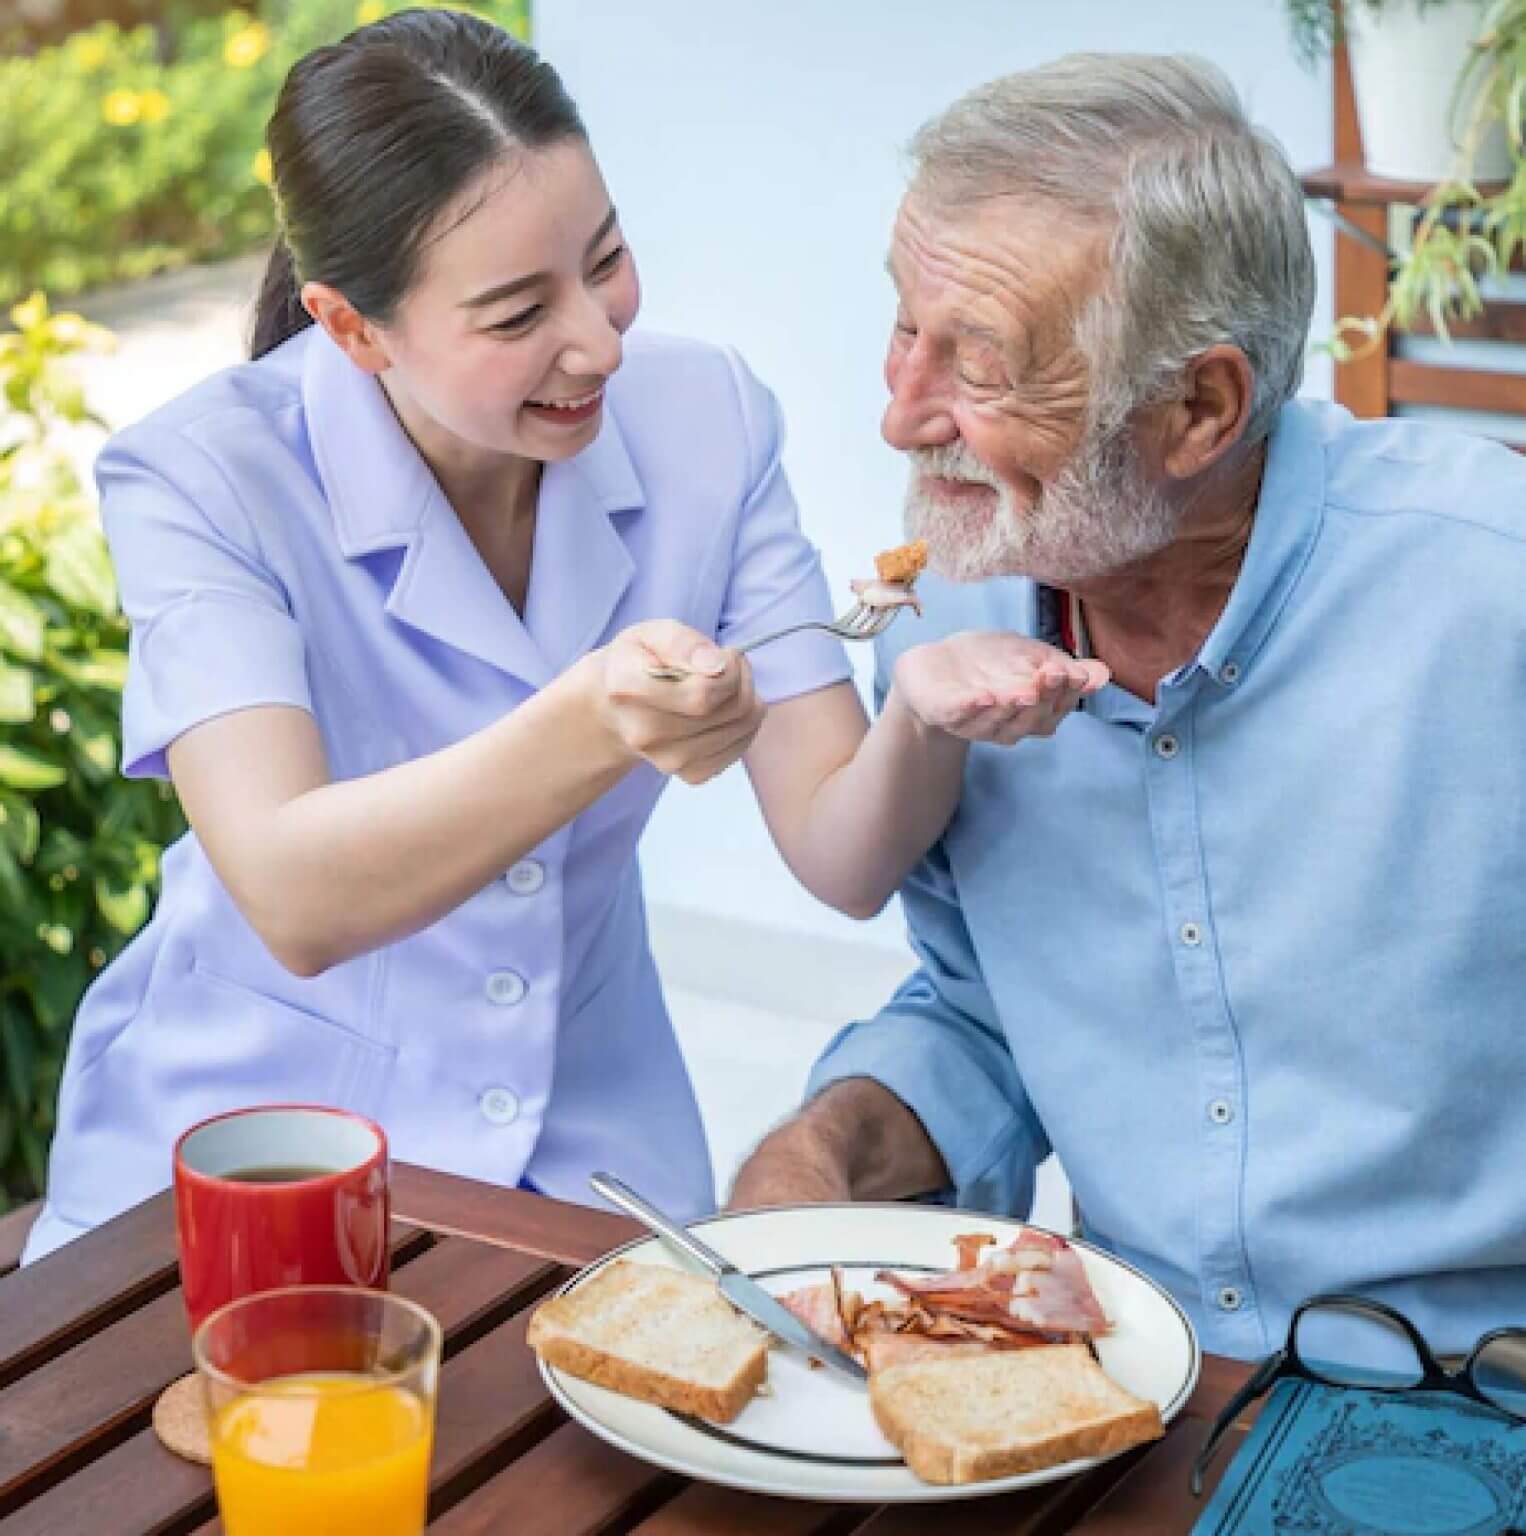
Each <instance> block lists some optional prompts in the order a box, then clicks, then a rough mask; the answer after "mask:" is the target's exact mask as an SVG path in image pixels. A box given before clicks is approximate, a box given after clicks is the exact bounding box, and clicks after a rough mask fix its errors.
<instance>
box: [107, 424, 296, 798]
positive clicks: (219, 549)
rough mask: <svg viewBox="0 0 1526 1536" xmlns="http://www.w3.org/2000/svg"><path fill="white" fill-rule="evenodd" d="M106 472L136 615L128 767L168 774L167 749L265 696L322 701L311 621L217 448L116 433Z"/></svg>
mask: <svg viewBox="0 0 1526 1536" xmlns="http://www.w3.org/2000/svg"><path fill="white" fill-rule="evenodd" d="M96 479H97V483H98V484H99V486H100V492H101V519H102V522H103V524H104V525H105V530H106V538H107V542H108V543H109V544H110V547H111V555H112V560H113V562H114V564H115V566H116V573H117V582H118V585H119V587H120V589H121V594H122V607H123V609H124V610H125V612H126V614H127V618H128V620H129V622H130V624H131V626H132V629H131V639H130V642H129V652H128V669H127V688H126V691H125V692H124V694H123V698H122V772H123V773H124V774H125V775H126V776H127V777H128V778H167V777H168V776H169V770H168V768H167V766H166V763H165V755H164V754H165V749H166V748H167V747H168V746H169V745H170V744H171V743H172V742H173V741H175V740H176V738H177V737H179V736H182V735H184V734H185V732H186V731H188V730H190V729H191V727H192V726H195V725H199V724H201V723H202V722H203V721H206V720H211V719H214V718H215V717H217V716H219V715H226V714H230V713H232V712H233V711H235V710H240V709H249V708H252V707H254V706H256V705H264V704H289V705H294V706H296V707H297V708H300V709H306V710H308V711H311V709H312V700H311V695H310V692H309V689H308V680H307V661H306V649H305V645H304V642H303V636H302V631H301V629H300V627H299V626H298V624H297V622H296V620H295V619H294V618H293V617H292V613H291V608H290V604H289V603H288V601H287V598H286V594H285V592H284V590H283V588H282V586H281V584H280V582H279V581H278V580H277V579H276V577H275V576H274V575H273V574H272V572H271V571H270V570H269V569H268V568H267V566H266V564H265V562H264V561H263V559H262V558H261V555H260V551H259V545H258V542H257V540H256V539H255V536H254V532H253V529H252V527H251V526H250V525H249V522H248V519H247V517H246V516H245V514H244V512H243V510H242V509H241V508H240V507H239V505H238V502H237V498H236V496H235V495H234V493H233V490H232V487H231V486H230V485H229V484H228V482H227V480H226V479H225V478H224V476H223V475H222V472H221V471H220V470H219V469H218V467H217V466H216V464H215V463H214V462H213V461H212V459H211V458H210V457H209V456H208V455H207V453H206V452H205V450H204V449H202V448H201V447H200V446H198V445H197V444H196V443H194V442H192V441H190V440H189V439H187V438H185V437H184V436H182V435H180V434H178V433H175V432H172V431H168V430H162V431H160V432H158V433H152V432H147V431H144V430H142V429H139V430H136V431H133V432H129V433H126V434H123V435H122V436H119V437H117V438H114V439H113V440H112V441H111V442H110V443H108V444H107V446H106V448H105V449H104V450H103V451H102V453H101V456H100V459H99V460H98V461H97V465H96Z"/></svg>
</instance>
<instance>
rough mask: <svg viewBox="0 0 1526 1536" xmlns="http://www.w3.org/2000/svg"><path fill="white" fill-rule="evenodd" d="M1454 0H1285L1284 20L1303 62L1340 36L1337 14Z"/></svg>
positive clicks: (1426, 8) (1316, 57)
mask: <svg viewBox="0 0 1526 1536" xmlns="http://www.w3.org/2000/svg"><path fill="white" fill-rule="evenodd" d="M1452 3H1455V0H1285V4H1286V6H1287V12H1288V24H1289V26H1290V27H1291V28H1292V31H1293V46H1294V47H1295V48H1296V49H1297V50H1298V56H1299V58H1300V59H1302V60H1303V62H1304V63H1305V64H1306V65H1310V66H1312V65H1313V64H1314V63H1315V62H1316V61H1317V60H1319V59H1322V58H1324V57H1325V56H1326V55H1327V54H1328V53H1329V52H1330V50H1331V49H1332V48H1333V47H1334V46H1335V45H1336V43H1337V42H1339V41H1340V39H1341V36H1342V29H1341V14H1342V9H1343V8H1344V10H1345V11H1347V12H1350V11H1364V12H1366V14H1367V15H1369V16H1380V15H1382V13H1383V12H1384V11H1398V10H1410V9H1415V8H1418V9H1419V10H1420V11H1422V12H1424V11H1431V10H1435V8H1436V7H1437V6H1438V5H1448V4H1452Z"/></svg>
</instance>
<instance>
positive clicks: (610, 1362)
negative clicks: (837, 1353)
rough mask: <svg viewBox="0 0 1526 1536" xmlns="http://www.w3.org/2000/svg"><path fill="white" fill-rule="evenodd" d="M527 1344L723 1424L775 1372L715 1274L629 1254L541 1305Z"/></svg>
mask: <svg viewBox="0 0 1526 1536" xmlns="http://www.w3.org/2000/svg"><path fill="white" fill-rule="evenodd" d="M529 1342H530V1347H531V1349H533V1350H534V1351H535V1352H536V1354H538V1355H539V1356H540V1357H541V1359H542V1360H544V1361H546V1362H547V1363H548V1364H549V1365H555V1366H559V1367H561V1369H562V1370H564V1371H567V1372H568V1373H569V1374H571V1375H573V1376H580V1377H582V1378H583V1379H584V1380H585V1381H591V1382H594V1383H596V1384H597V1385H598V1386H601V1387H609V1388H610V1389H611V1390H613V1391H615V1392H623V1393H625V1395H626V1396H628V1397H636V1398H640V1399H641V1400H642V1402H646V1403H655V1404H656V1405H657V1406H658V1407H659V1408H670V1409H672V1410H673V1411H674V1412H675V1413H691V1414H695V1415H696V1416H698V1417H699V1418H702V1419H712V1420H714V1421H715V1422H717V1423H721V1424H729V1423H730V1422H731V1420H732V1419H734V1418H736V1416H737V1415H738V1414H739V1413H740V1412H741V1411H742V1410H743V1408H745V1407H746V1406H747V1404H748V1403H749V1402H750V1401H751V1400H752V1398H753V1396H754V1394H755V1393H756V1392H757V1391H758V1389H759V1388H760V1387H761V1386H762V1385H763V1380H764V1377H765V1376H766V1375H767V1374H768V1342H767V1336H766V1335H765V1334H764V1333H763V1332H762V1330H761V1329H759V1328H757V1327H755V1326H754V1325H753V1324H752V1323H750V1322H748V1321H747V1320H746V1319H745V1318H744V1317H742V1316H741V1315H740V1314H739V1313H738V1312H736V1311H735V1309H734V1308H733V1307H732V1306H731V1304H730V1303H729V1302H728V1301H726V1300H725V1298H724V1297H722V1296H721V1294H720V1292H719V1291H718V1290H717V1289H716V1286H715V1282H714V1281H712V1280H702V1279H700V1278H699V1277H698V1276H696V1275H690V1274H685V1273H684V1272H682V1271H680V1270H676V1269H664V1268H661V1267H659V1266H658V1265H655V1264H632V1263H629V1262H628V1261H626V1260H624V1259H621V1260H617V1261H616V1262H615V1263H613V1264H610V1265H608V1266H607V1267H606V1268H604V1269H602V1270H600V1271H599V1272H598V1274H596V1275H594V1276H593V1278H592V1279H590V1280H589V1281H587V1282H586V1283H585V1284H583V1285H580V1286H578V1287H576V1289H574V1290H571V1291H567V1292H565V1293H563V1294H562V1295H559V1296H554V1297H552V1298H551V1299H550V1300H549V1301H545V1302H542V1303H541V1305H540V1306H539V1307H538V1308H537V1309H536V1311H535V1315H534V1317H533V1318H531V1320H530V1331H529Z"/></svg>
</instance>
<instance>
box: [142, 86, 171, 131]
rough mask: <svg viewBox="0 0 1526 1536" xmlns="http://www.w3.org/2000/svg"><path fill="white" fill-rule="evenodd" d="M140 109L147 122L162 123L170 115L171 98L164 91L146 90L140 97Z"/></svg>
mask: <svg viewBox="0 0 1526 1536" xmlns="http://www.w3.org/2000/svg"><path fill="white" fill-rule="evenodd" d="M138 110H139V112H140V113H141V114H142V117H143V121H144V122H145V123H162V122H163V121H164V120H165V118H167V117H168V116H169V115H170V99H169V97H168V96H166V95H165V94H164V92H163V91H144V92H143V94H142V95H141V96H139V97H138Z"/></svg>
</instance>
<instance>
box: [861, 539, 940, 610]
mask: <svg viewBox="0 0 1526 1536" xmlns="http://www.w3.org/2000/svg"><path fill="white" fill-rule="evenodd" d="M926 568H927V543H926V541H925V540H923V539H917V540H916V541H915V542H913V543H911V544H898V545H897V546H896V547H895V548H894V549H887V550H885V551H884V552H883V553H882V554H878V555H876V556H875V557H874V580H872V581H855V582H854V583H853V584H852V585H853V591H854V593H855V594H856V596H857V597H858V600H859V601H860V602H861V603H865V604H867V605H868V606H869V607H870V608H914V609H916V611H917V612H918V613H921V611H922V606H921V604H920V603H919V602H918V601H917V596H916V593H915V592H914V591H913V590H912V588H913V587H914V586H915V585H916V581H917V577H918V576H920V575H921V574H922V572H923V571H924V570H925V569H926Z"/></svg>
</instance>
